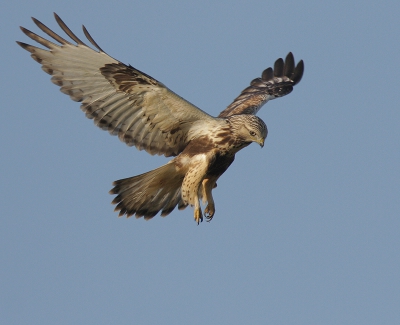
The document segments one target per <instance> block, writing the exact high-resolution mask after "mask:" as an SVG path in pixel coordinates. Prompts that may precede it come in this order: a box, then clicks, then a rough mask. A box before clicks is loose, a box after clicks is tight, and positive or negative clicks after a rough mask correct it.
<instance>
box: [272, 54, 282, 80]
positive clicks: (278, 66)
mask: <svg viewBox="0 0 400 325" xmlns="http://www.w3.org/2000/svg"><path fill="white" fill-rule="evenodd" d="M283 67H284V62H283V59H282V58H279V59H278V60H276V61H275V64H274V76H275V77H283Z"/></svg>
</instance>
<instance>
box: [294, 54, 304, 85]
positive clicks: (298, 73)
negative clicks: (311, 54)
mask: <svg viewBox="0 0 400 325" xmlns="http://www.w3.org/2000/svg"><path fill="white" fill-rule="evenodd" d="M303 73H304V61H303V60H300V61H299V63H297V65H296V68H295V69H294V75H293V81H294V85H297V84H298V83H299V82H300V80H301V78H303Z"/></svg>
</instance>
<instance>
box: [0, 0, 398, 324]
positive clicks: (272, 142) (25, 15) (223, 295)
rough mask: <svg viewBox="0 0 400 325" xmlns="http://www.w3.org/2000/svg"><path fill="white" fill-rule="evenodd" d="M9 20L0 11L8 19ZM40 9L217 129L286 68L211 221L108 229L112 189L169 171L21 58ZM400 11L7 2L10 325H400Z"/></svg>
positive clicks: (117, 222) (130, 222)
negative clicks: (293, 69)
mask: <svg viewBox="0 0 400 325" xmlns="http://www.w3.org/2000/svg"><path fill="white" fill-rule="evenodd" d="M3 6H4V5H3ZM53 11H55V12H57V13H58V14H59V15H60V16H61V18H62V19H63V20H64V21H65V22H66V23H67V25H68V26H69V27H70V28H71V29H72V30H73V31H74V32H76V33H77V34H78V36H79V37H81V38H84V36H83V33H82V31H81V25H82V24H84V25H85V26H86V27H87V28H88V30H89V32H90V33H91V35H92V36H93V38H94V39H95V40H96V41H97V43H98V44H99V45H100V46H101V47H102V48H103V49H104V50H105V51H106V52H107V53H108V54H110V55H111V56H113V57H115V58H117V59H119V60H120V61H122V62H124V63H130V64H131V65H133V66H135V67H136V68H138V69H140V70H142V71H145V72H146V73H148V74H150V75H151V76H153V77H155V78H156V79H158V80H160V81H162V82H163V83H164V84H166V85H167V86H168V87H169V88H171V89H172V90H174V91H175V92H177V93H178V94H179V95H181V96H182V97H184V98H186V99H187V100H189V101H190V102H192V103H193V104H195V105H197V106H199V107H200V108H202V109H203V110H205V111H207V112H208V113H210V114H212V115H218V113H219V112H220V111H221V110H223V109H224V108H225V107H226V106H227V105H228V104H229V103H230V102H231V101H232V100H233V99H234V98H235V97H236V96H237V95H238V94H239V93H240V91H241V90H242V89H243V88H245V87H246V86H247V85H248V84H249V82H250V81H251V80H252V79H253V78H255V77H258V76H259V75H260V74H261V72H262V71H263V70H264V69H265V68H267V67H269V66H271V65H272V64H273V63H274V61H275V60H276V59H277V58H279V57H284V56H285V55H286V54H287V53H288V52H289V51H292V52H293V54H294V56H295V59H296V61H298V60H300V59H303V60H304V62H305V74H304V77H303V80H302V81H301V82H300V84H298V85H297V86H296V87H295V89H294V91H293V92H292V93H291V94H290V95H289V96H286V97H284V98H282V99H279V100H274V101H271V102H269V103H268V104H267V105H266V106H264V107H263V109H262V110H261V111H260V113H259V116H260V117H261V118H262V119H263V120H264V121H265V122H266V124H267V125H268V129H269V134H268V138H267V140H266V143H265V146H264V148H263V149H262V150H260V148H259V146H257V145H251V146H249V147H247V148H246V149H244V150H242V151H241V152H240V153H239V154H238V155H237V158H236V160H235V162H234V164H233V165H232V166H231V167H230V169H229V170H228V171H227V172H226V173H225V174H224V175H223V176H222V177H221V179H220V180H219V182H218V188H217V189H215V190H214V197H215V199H216V215H215V217H214V219H213V220H212V222H211V223H203V224H201V225H200V226H197V225H196V224H195V222H194V221H193V210H192V209H189V208H188V209H186V210H184V211H174V212H173V213H172V214H171V215H169V216H168V217H166V218H161V217H159V216H156V217H155V218H153V219H152V220H151V221H148V222H146V221H144V220H142V219H139V220H136V219H135V218H130V219H125V218H117V214H116V213H114V212H113V206H112V205H111V204H110V201H111V200H112V196H110V195H109V194H108V190H109V189H110V188H111V183H112V182H113V181H114V180H116V179H120V178H125V177H129V176H133V175H137V174H140V173H143V172H146V171H148V170H150V169H153V168H156V167H158V166H159V165H161V164H164V163H165V162H166V161H167V159H166V158H163V157H152V156H150V155H148V154H147V153H145V152H139V151H137V150H136V149H135V148H129V147H127V146H125V145H124V144H123V143H122V142H120V141H119V140H118V138H116V137H111V136H110V135H109V134H108V133H107V132H104V131H101V130H99V129H98V128H96V127H95V126H93V122H92V121H90V120H88V119H85V117H84V114H83V113H82V112H81V111H80V109H79V104H78V103H75V102H72V101H71V100H70V99H69V98H68V97H67V96H65V95H63V94H62V93H60V92H59V90H58V89H57V87H56V86H54V85H53V84H52V83H51V82H50V81H49V76H48V75H46V74H45V73H43V72H42V70H41V69H40V66H39V65H38V64H37V63H36V62H34V61H33V60H32V59H31V58H30V57H29V54H28V53H27V52H25V51H23V50H22V49H21V48H20V47H18V46H17V45H16V44H15V41H16V40H19V41H23V42H28V43H29V42H31V41H30V40H29V39H28V38H27V37H26V36H25V35H23V34H22V33H21V31H20V30H19V28H18V27H19V26H20V25H22V26H24V27H26V28H28V29H31V30H32V31H34V32H38V28H37V27H36V26H35V25H34V24H33V22H32V21H31V20H30V17H31V16H34V17H36V18H38V19H39V20H41V21H42V22H43V23H45V24H46V25H47V26H49V27H50V28H53V29H54V30H55V31H57V32H59V31H60V29H59V28H58V26H57V24H56V22H55V20H54V18H53V14H52V13H53ZM399 16H400V5H399V4H398V2H397V1H384V2H382V1H381V2H377V1H339V2H321V1H279V2H278V1H235V2H233V1H232V2H228V1H202V2H198V1H176V2H172V3H170V2H166V1H146V2H144V1H141V2H139V1H114V2H111V1H107V2H106V1H97V2H96V4H95V5H94V4H93V2H90V1H85V0H83V1H76V0H71V1H68V2H59V1H42V0H39V1H14V2H9V3H8V4H7V8H3V9H2V10H1V11H0V25H1V29H0V33H1V34H0V35H1V41H2V42H1V50H2V51H1V58H2V62H3V64H2V65H1V67H0V69H1V75H2V78H1V79H0V83H1V87H0V89H1V98H2V101H3V104H2V108H1V112H2V116H3V119H4V120H3V121H4V122H3V124H2V127H1V128H0V136H1V139H2V146H1V151H2V154H1V157H2V158H1V173H0V194H1V195H0V208H1V216H2V217H1V227H0V243H1V247H2V249H1V251H0V258H1V260H0V263H1V265H2V266H1V268H0V285H1V290H0V292H1V294H0V297H1V301H0V302H1V303H0V318H1V320H2V323H4V324H117V323H118V324H397V323H399V322H400V308H399V301H400V276H399V272H400V249H399V248H400V247H399V245H400V236H399V229H400V218H399V217H400V200H399V194H400V166H399V162H400V131H399V122H400V110H399V104H400V103H399V99H398V98H399V96H398V89H399V87H400V81H399V79H398V75H399V70H400V63H399V53H400V45H399V35H400V25H399V21H398V17H399Z"/></svg>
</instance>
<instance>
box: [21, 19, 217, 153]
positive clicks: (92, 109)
mask: <svg viewBox="0 0 400 325" xmlns="http://www.w3.org/2000/svg"><path fill="white" fill-rule="evenodd" d="M54 16H55V18H56V21H57V23H58V24H59V26H60V27H61V29H62V30H63V31H64V32H65V33H66V34H67V35H68V36H69V37H70V38H71V39H72V40H73V41H75V42H76V43H77V44H76V45H75V44H72V43H70V42H68V41H67V40H65V39H64V38H62V37H60V36H59V35H57V34H56V33H54V32H53V31H52V30H50V29H49V28H48V27H46V26H45V25H44V24H42V23H41V22H40V21H38V20H36V19H35V18H32V19H33V21H34V22H35V24H36V25H37V26H38V27H39V28H40V29H41V30H42V31H43V32H45V33H46V34H47V35H49V36H50V37H52V38H53V39H54V40H55V41H57V42H58V43H60V44H61V45H58V44H55V43H53V42H51V41H49V40H46V39H44V38H42V37H40V36H38V35H36V34H35V33H33V32H31V31H29V30H27V29H25V28H23V27H21V30H22V31H23V32H24V33H25V34H26V35H27V36H29V37H30V38H31V39H33V40H34V41H36V42H38V43H39V44H41V45H43V46H45V47H47V48H48V49H49V50H45V49H41V48H38V47H35V46H32V45H28V44H25V43H22V42H17V43H18V44H19V45H20V46H22V47H23V48H24V49H25V50H27V51H29V52H30V53H31V56H32V58H33V59H34V60H35V61H37V62H39V63H40V64H41V65H42V69H43V70H44V71H45V72H47V73H48V74H50V75H52V76H53V77H52V78H51V81H52V82H53V83H54V84H56V85H58V86H60V87H61V89H60V90H61V91H62V92H63V93H65V94H67V95H69V96H70V97H71V99H73V100H75V101H78V102H82V104H81V109H82V110H83V111H84V112H85V113H86V116H87V117H88V118H90V119H94V123H95V124H96V125H97V126H99V127H100V128H102V129H103V130H108V131H109V132H110V133H111V134H112V135H118V137H119V138H120V139H121V140H122V141H124V142H125V143H126V144H127V145H129V146H133V145H134V146H136V147H137V148H138V149H140V150H142V149H144V150H146V151H147V152H149V153H150V154H153V155H154V154H159V155H161V154H164V155H165V156H171V155H177V154H179V153H180V152H181V151H182V150H183V149H184V148H185V146H186V145H187V143H188V142H189V141H190V138H191V137H192V135H191V134H188V132H189V130H190V129H191V128H192V127H193V124H200V125H201V124H202V123H208V122H210V121H211V120H215V118H213V117H211V116H210V115H208V114H206V113H205V112H203V111H202V110H200V109H199V108H197V107H196V106H194V105H192V104H190V103H189V102H187V101H186V100H184V99H183V98H181V97H180V96H178V95H177V94H175V93H174V92H172V91H171V90H169V89H168V88H167V87H166V86H164V85H163V84H162V83H161V82H158V81H157V80H155V79H154V78H152V77H150V76H149V75H147V74H145V73H143V72H141V71H139V70H137V69H135V68H133V67H131V66H128V65H125V64H123V63H121V62H119V61H118V60H115V59H113V58H112V57H110V56H109V55H107V54H106V53H105V52H104V51H103V50H102V49H101V48H100V47H99V46H98V45H97V43H96V42H95V41H94V40H93V38H92V37H91V36H90V35H89V33H88V31H87V30H86V28H85V27H84V26H83V31H84V33H85V36H86V37H87V39H88V40H89V41H90V43H92V45H93V46H94V47H96V48H97V50H98V51H95V50H93V49H92V48H90V47H88V46H87V45H86V44H84V43H83V42H82V41H81V40H80V39H79V38H78V37H77V36H76V35H75V34H73V33H72V31H71V30H70V29H69V28H68V27H67V26H66V25H65V23H64V22H63V21H62V20H61V19H60V17H58V16H57V15H56V14H54ZM195 129H201V127H200V128H199V127H196V128H195Z"/></svg>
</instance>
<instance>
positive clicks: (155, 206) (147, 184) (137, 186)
mask: <svg viewBox="0 0 400 325" xmlns="http://www.w3.org/2000/svg"><path fill="white" fill-rule="evenodd" d="M183 178H184V175H181V174H179V173H178V172H177V171H176V169H175V166H174V164H173V163H168V164H166V165H164V166H161V167H159V168H157V169H154V170H152V171H149V172H147V173H144V174H141V175H138V176H134V177H130V178H125V179H120V180H118V181H115V182H114V183H113V185H114V188H113V189H111V190H110V194H117V196H116V197H115V198H114V200H113V201H112V204H116V205H117V206H116V207H115V211H119V216H123V215H125V214H126V216H127V217H130V216H133V215H135V216H136V218H140V217H144V218H145V219H151V218H153V217H154V216H155V215H156V214H157V213H158V212H160V211H161V216H163V217H164V216H166V215H168V214H170V213H171V212H172V211H173V210H174V209H175V207H176V206H177V205H178V208H179V209H184V208H185V207H186V206H187V204H185V203H184V202H183V201H182V198H181V185H182V181H183Z"/></svg>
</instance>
